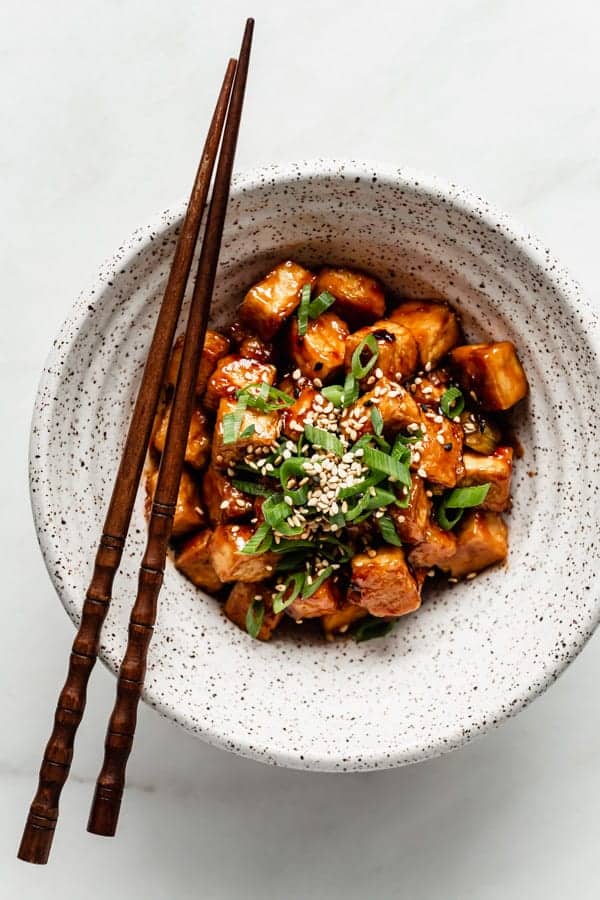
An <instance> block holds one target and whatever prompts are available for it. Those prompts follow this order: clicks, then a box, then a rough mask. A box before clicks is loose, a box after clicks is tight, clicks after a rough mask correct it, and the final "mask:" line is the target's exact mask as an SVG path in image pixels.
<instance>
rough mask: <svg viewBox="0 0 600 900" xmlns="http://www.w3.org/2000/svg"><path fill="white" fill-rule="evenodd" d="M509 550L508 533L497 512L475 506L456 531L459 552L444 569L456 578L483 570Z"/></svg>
mask: <svg viewBox="0 0 600 900" xmlns="http://www.w3.org/2000/svg"><path fill="white" fill-rule="evenodd" d="M507 553H508V533H507V528H506V525H505V524H504V522H503V521H502V518H501V517H500V516H499V515H498V513H495V512H490V511H488V510H475V511H474V512H470V513H467V514H466V515H465V516H464V517H463V518H462V519H461V521H460V523H459V525H458V528H457V531H456V552H455V554H454V556H452V557H451V558H450V559H449V560H447V562H445V563H444V564H443V565H442V566H440V568H441V569H443V570H444V572H447V573H448V574H449V575H451V576H452V577H453V578H461V577H462V576H464V575H469V574H470V573H471V572H480V571H481V570H482V569H486V568H487V567H488V566H493V565H494V563H498V562H502V560H504V559H506V555H507Z"/></svg>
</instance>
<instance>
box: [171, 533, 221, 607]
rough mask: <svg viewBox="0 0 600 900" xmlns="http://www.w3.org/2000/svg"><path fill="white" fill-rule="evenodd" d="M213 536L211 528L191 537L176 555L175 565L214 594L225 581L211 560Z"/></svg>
mask: <svg viewBox="0 0 600 900" xmlns="http://www.w3.org/2000/svg"><path fill="white" fill-rule="evenodd" d="M211 537H212V531H211V530H210V529H209V528H206V529H205V530H204V531H199V532H198V534H195V535H194V536H193V537H191V538H190V539H189V540H188V541H186V542H185V544H184V545H183V547H182V548H181V550H180V551H179V553H178V554H177V556H176V557H175V565H176V566H177V568H178V569H179V571H180V572H183V574H184V575H185V576H186V578H189V579H190V581H191V582H192V583H193V584H195V585H196V587H199V588H202V589H203V590H205V591H208V592H209V593H211V594H214V593H216V592H217V591H219V590H220V589H221V588H222V587H223V582H222V581H221V580H220V578H219V577H218V576H217V573H216V572H215V570H214V568H213V565H212V562H211V558H210V552H209V544H210V539H211Z"/></svg>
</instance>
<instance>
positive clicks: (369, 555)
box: [367, 548, 377, 559]
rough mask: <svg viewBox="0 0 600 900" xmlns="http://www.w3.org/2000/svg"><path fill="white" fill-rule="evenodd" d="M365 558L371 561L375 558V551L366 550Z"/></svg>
mask: <svg viewBox="0 0 600 900" xmlns="http://www.w3.org/2000/svg"><path fill="white" fill-rule="evenodd" d="M367 556H368V557H370V558H371V559H373V557H374V556H377V551H376V550H373V549H372V548H370V549H369V550H367Z"/></svg>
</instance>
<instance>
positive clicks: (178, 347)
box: [166, 329, 229, 396]
mask: <svg viewBox="0 0 600 900" xmlns="http://www.w3.org/2000/svg"><path fill="white" fill-rule="evenodd" d="M182 352H183V335H181V336H180V337H178V338H177V340H176V341H175V344H174V345H173V351H172V353H171V360H170V362H169V368H168V369H167V378H166V383H167V385H168V386H169V387H175V384H176V382H177V375H178V374H179V366H180V363H181V354H182ZM227 353H229V341H228V340H227V338H226V337H223V335H222V334H219V333H218V332H217V331H211V330H210V329H208V330H207V332H206V337H205V338H204V347H203V348H202V356H201V357H200V365H199V367H198V377H197V379H196V394H197V396H200V395H201V394H203V393H204V391H205V390H206V384H207V382H208V379H209V376H210V375H211V374H212V372H213V370H214V368H215V366H216V365H217V363H218V361H219V360H220V359H221V358H222V357H223V356H226V355H227Z"/></svg>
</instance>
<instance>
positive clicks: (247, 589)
mask: <svg viewBox="0 0 600 900" xmlns="http://www.w3.org/2000/svg"><path fill="white" fill-rule="evenodd" d="M256 597H261V598H262V600H263V603H264V604H265V614H264V618H263V621H262V625H261V628H260V631H259V632H258V635H257V637H258V639H259V641H268V640H269V639H270V638H271V636H272V634H273V632H274V631H275V629H276V628H277V626H278V625H279V623H280V622H281V619H282V616H283V613H277V614H275V613H274V612H273V606H272V603H271V591H270V589H269V588H267V587H266V586H265V585H262V584H242V582H240V581H238V583H237V584H235V585H234V586H233V587H232V589H231V591H230V593H229V596H228V598H227V600H226V601H225V606H224V607H223V611H224V613H225V615H226V616H227V618H228V619H229V620H230V621H231V622H233V624H234V625H237V626H238V628H241V629H242V631H246V615H247V613H248V610H249V609H250V606H251V605H252V603H253V601H254V599H255V598H256Z"/></svg>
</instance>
